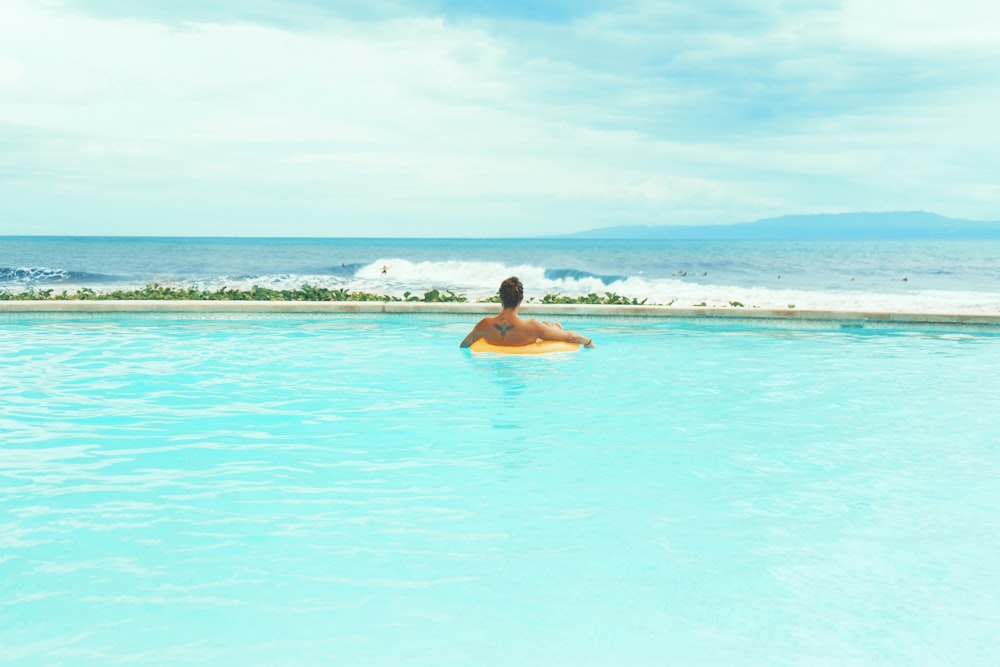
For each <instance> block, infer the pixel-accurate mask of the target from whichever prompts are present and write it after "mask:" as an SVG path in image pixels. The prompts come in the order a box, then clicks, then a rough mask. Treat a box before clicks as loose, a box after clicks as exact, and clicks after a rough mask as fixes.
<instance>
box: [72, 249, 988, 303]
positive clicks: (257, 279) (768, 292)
mask: <svg viewBox="0 0 1000 667" xmlns="http://www.w3.org/2000/svg"><path fill="white" fill-rule="evenodd" d="M383 267H385V268H386V271H385V273H384V274H383V273H382V269H383ZM563 273H565V272H560V271H547V270H546V268H544V267H541V266H536V265H531V264H513V265H512V264H504V263H502V262H483V261H462V260H448V261H422V262H418V261H411V260H407V259H402V258H399V257H382V258H379V259H377V260H375V261H373V262H370V263H368V264H365V265H364V266H362V267H361V268H359V269H358V270H357V271H356V272H355V273H354V275H353V276H343V275H332V274H325V273H310V274H299V273H281V274H272V275H258V276H240V277H232V276H218V277H215V278H210V279H204V278H203V279H199V280H184V281H178V280H170V279H167V280H162V281H160V284H162V285H168V286H175V287H190V286H195V287H198V288H201V289H218V288H220V287H229V288H233V289H241V290H247V289H250V288H251V287H253V286H254V285H259V286H261V287H267V288H271V289H296V288H299V287H301V286H302V285H303V284H309V285H313V286H316V287H327V288H331V289H349V290H352V291H365V292H372V293H376V294H385V295H389V296H400V297H401V296H403V295H404V294H406V293H407V292H409V293H411V294H416V295H418V296H419V295H422V294H423V293H424V292H425V291H427V290H431V289H437V290H440V291H442V292H444V291H449V290H450V291H453V292H455V293H457V294H464V295H466V297H467V298H468V299H469V300H470V301H478V300H482V299H485V298H488V297H491V296H493V295H495V294H496V291H497V288H498V286H499V284H500V283H501V282H502V281H503V280H504V279H505V278H507V277H508V276H512V275H516V276H518V277H520V279H521V281H522V282H523V283H524V285H525V299H526V300H527V301H530V300H532V299H535V300H540V299H541V298H542V297H543V296H545V295H546V294H561V295H565V296H570V297H574V296H581V295H586V294H590V293H595V294H597V295H599V296H604V295H605V293H614V294H618V295H621V296H624V297H627V298H628V299H636V300H638V301H643V300H645V302H646V303H648V304H670V305H674V306H677V307H691V306H698V305H705V306H721V307H726V306H733V307H736V306H737V305H738V304H742V305H743V306H744V307H747V308H753V307H757V308H788V307H795V308H797V309H810V310H811V309H817V310H835V311H887V312H942V313H967V314H997V313H1000V294H998V293H994V292H976V291H946V290H922V291H921V290H917V289H912V290H910V291H907V292H896V293H889V292H887V291H882V290H877V289H875V290H862V289H853V290H852V289H838V290H810V289H778V288H774V287H763V286H749V287H748V286H739V285H726V284H712V283H709V282H708V278H702V277H699V279H700V280H701V282H697V281H694V280H689V279H683V280H682V279H679V278H676V277H665V278H663V277H661V278H652V277H646V276H632V277H627V278H624V279H618V280H610V279H602V278H600V277H598V276H593V275H588V274H586V273H584V272H578V273H580V274H582V275H578V276H563V275H562V274H563ZM554 276H558V277H554ZM85 286H90V287H92V285H83V284H81V285H75V284H70V283H61V284H59V290H60V291H61V290H62V289H66V290H67V291H69V292H73V291H74V290H77V289H79V288H81V287H85ZM142 286H143V285H142V284H131V283H124V282H123V283H112V284H104V285H101V289H102V290H104V291H109V290H114V289H133V288H141V287H142Z"/></svg>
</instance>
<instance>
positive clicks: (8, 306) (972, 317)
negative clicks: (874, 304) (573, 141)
mask: <svg viewBox="0 0 1000 667" xmlns="http://www.w3.org/2000/svg"><path fill="white" fill-rule="evenodd" d="M496 309H497V305H496V304H493V303H422V302H405V301H404V302H400V301H358V302H350V301H346V302H345V301H139V300H136V301H86V300H81V301H43V300H39V301H0V313H3V314H17V313H205V314H211V313H262V314H266V313H301V314H350V313H370V314H379V313H413V314H417V313H420V314H453V315H454V314H459V315H486V314H492V313H495V312H496ZM521 312H522V313H525V314H527V315H583V316H588V317H601V316H607V317H649V318H660V319H698V318H705V319H716V318H717V319H733V318H738V319H761V320H781V321H794V320H821V321H845V320H846V321H861V322H896V323H913V324H970V325H992V326H1000V314H998V315H989V314H970V313H942V312H923V313H921V312H892V311H856V310H799V309H790V308H789V309H767V308H735V307H730V308H718V307H700V308H675V307H672V306H606V305H594V304H539V303H527V304H524V305H523V306H522V307H521Z"/></svg>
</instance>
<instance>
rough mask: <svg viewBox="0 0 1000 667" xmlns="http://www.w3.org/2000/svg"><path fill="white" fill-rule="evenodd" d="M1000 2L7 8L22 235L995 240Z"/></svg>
mask: <svg viewBox="0 0 1000 667" xmlns="http://www.w3.org/2000/svg"><path fill="white" fill-rule="evenodd" d="M998 118H1000V3H991V2H983V0H922V1H921V2H913V1H912V0H742V1H740V0H699V1H698V2H694V1H691V0H678V1H672V0H664V1H658V2H653V1H646V0H622V1H615V0H608V1H606V2H598V1H596V0H537V1H531V2H519V1H517V0H468V1H466V2H460V1H458V0H344V1H342V2H336V1H330V0H238V1H237V0H0V234H2V235H7V234H86V235H200V236H319V237H343V236H390V237H391V236H430V237H436V236H444V237H496V236H501V237H502V236H537V235H552V234H563V233H570V232H575V231H580V230H586V229H593V228H598V227H607V226H615V225H676V224H682V225H698V224H727V223H739V222H748V221H752V220H756V219H760V218H768V217H775V216H780V215H785V214H808V213H839V212H852V211H897V210H905V211H908V210H924V211H932V212H935V213H939V214H942V215H946V216H950V217H958V218H969V219H976V220H1000V123H998V122H997V119H998Z"/></svg>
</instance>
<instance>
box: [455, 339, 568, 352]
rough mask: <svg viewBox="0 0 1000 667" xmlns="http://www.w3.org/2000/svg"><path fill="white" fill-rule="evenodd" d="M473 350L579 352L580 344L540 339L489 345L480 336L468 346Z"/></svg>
mask: <svg viewBox="0 0 1000 667" xmlns="http://www.w3.org/2000/svg"><path fill="white" fill-rule="evenodd" d="M469 349H470V350H472V351H473V352H493V353H494V354H547V353H549V352H579V351H580V346H579V345H577V344H576V343H570V342H568V341H565V340H540V341H537V342H534V343H528V344H527V345H491V344H490V343H487V342H486V340H485V339H483V338H480V339H479V340H477V341H476V342H475V343H473V344H472V345H470V346H469Z"/></svg>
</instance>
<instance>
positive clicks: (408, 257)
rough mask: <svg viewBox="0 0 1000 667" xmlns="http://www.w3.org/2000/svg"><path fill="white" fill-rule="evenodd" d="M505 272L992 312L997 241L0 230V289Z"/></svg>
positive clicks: (490, 284)
mask: <svg viewBox="0 0 1000 667" xmlns="http://www.w3.org/2000/svg"><path fill="white" fill-rule="evenodd" d="M383 267H385V272H384V273H383ZM510 275H517V276H519V277H520V278H521V280H522V281H523V282H524V284H525V293H526V299H531V298H535V299H540V298H541V297H543V296H544V295H546V294H563V295H567V296H576V295H581V294H588V293H591V292H593V293H597V294H599V295H603V294H604V293H606V292H611V293H615V294H619V295H622V296H626V297H629V298H635V299H639V300H643V299H645V300H646V302H647V303H650V304H654V303H655V304H672V305H675V306H678V307H690V306H696V305H702V304H704V305H707V306H729V305H733V304H742V305H743V306H745V307H748V308H751V307H759V308H787V307H789V306H794V307H795V308H799V309H829V310H889V311H918V312H949V313H980V314H982V313H986V314H995V313H1000V241H996V240H986V241H983V240H976V241H961V240H946V241H789V242H780V241H694V240H595V239H415V238H401V239H369V238H202V237H198V238H178V237H31V236H6V237H0V290H6V291H9V292H23V291H25V290H29V289H34V290H48V289H51V290H53V292H55V293H59V292H62V291H63V290H66V291H68V292H74V291H76V290H78V289H80V288H83V287H89V288H91V289H94V290H95V291H108V290H113V289H123V288H124V289H128V288H141V287H143V286H144V285H146V284H147V283H159V284H161V285H168V286H177V287H189V286H195V287H199V288H202V289H217V288H219V287H223V286H225V287H230V288H239V289H248V288H250V287H252V286H253V285H260V286H262V287H269V288H274V289H284V288H296V287H300V286H301V285H303V284H305V283H308V284H310V285H314V286H318V287H330V288H338V289H342V288H346V289H350V290H352V291H366V292H375V293H377V294H386V295H392V296H402V295H403V294H404V293H406V292H410V293H413V294H417V295H420V294H422V293H423V292H425V291H427V290H431V289H438V290H441V291H446V290H451V291H453V292H455V293H459V294H465V295H466V296H467V297H468V298H469V300H472V301H474V300H479V299H482V298H485V297H488V296H491V295H493V294H495V292H496V289H497V286H498V285H499V283H500V281H502V280H503V279H504V278H506V277H507V276H510Z"/></svg>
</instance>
